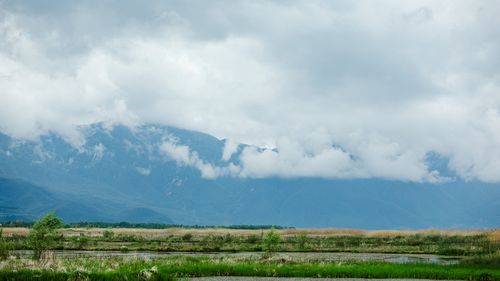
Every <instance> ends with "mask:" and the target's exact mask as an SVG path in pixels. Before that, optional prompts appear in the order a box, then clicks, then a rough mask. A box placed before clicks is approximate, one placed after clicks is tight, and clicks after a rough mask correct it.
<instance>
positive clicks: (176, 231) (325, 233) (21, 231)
mask: <svg viewBox="0 0 500 281" xmlns="http://www.w3.org/2000/svg"><path fill="white" fill-rule="evenodd" d="M106 230H112V231H113V232H114V233H115V234H123V235H140V236H144V237H160V236H169V235H174V236H182V235H184V234H187V233H190V234H192V235H194V236H207V235H225V234H231V235H233V236H248V235H260V234H261V233H266V232H267V231H269V230H255V229H225V228H203V229H200V228H168V229H142V228H65V229H63V230H62V232H63V234H64V235H65V236H76V235H80V233H84V234H86V235H89V236H102V235H103V232H104V231H106ZM275 231H276V232H277V233H278V234H280V235H282V236H295V235H299V234H306V235H309V236H321V237H336V236H337V237H338V236H366V237H392V236H410V235H416V234H420V235H425V236H428V235H439V236H472V235H480V234H486V235H488V237H489V238H490V239H491V240H492V241H500V229H495V230H439V229H423V230H359V229H335V228H323V229H279V230H275ZM28 232H29V228H23V227H7V228H4V234H5V235H7V236H12V235H14V234H16V235H27V234H28Z"/></svg>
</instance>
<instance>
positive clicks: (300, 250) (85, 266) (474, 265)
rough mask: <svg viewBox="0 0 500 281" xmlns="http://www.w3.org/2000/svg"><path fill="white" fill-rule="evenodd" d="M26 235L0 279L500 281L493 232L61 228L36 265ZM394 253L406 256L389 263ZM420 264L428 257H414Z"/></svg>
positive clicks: (19, 236) (11, 233)
mask: <svg viewBox="0 0 500 281" xmlns="http://www.w3.org/2000/svg"><path fill="white" fill-rule="evenodd" d="M29 232H30V229H29V228H17V227H12V228H4V229H3V238H2V239H3V241H4V242H3V243H4V244H5V245H8V250H9V257H7V258H6V259H4V260H3V261H1V262H0V280H32V279H33V278H34V277H36V279H37V280H123V279H127V280H149V279H150V280H173V279H175V278H178V277H199V276H271V277H353V278H354V277H358V278H422V279H463V280H500V254H499V253H500V246H499V245H500V230H489V231H480V230H467V231H460V230H420V231H392V230H384V231H363V230H350V229H278V230H249V229H225V228H204V229H190V228H167V229H134V228H64V229H60V230H59V231H58V233H59V234H58V235H60V238H61V239H60V240H59V242H58V243H57V244H55V245H54V246H53V247H52V248H51V250H52V251H48V252H46V253H44V255H43V257H42V259H40V260H32V259H30V257H29V253H30V252H29V250H30V249H31V248H30V243H29V241H28V240H29V239H28V233H29ZM97 251H100V252H97ZM113 251H114V252H113ZM72 253H73V254H72ZM93 253H98V255H93ZM120 253H122V254H120ZM152 253H153V254H152ZM154 253H165V255H154ZM235 253H238V254H235ZM334 253H337V254H334ZM347 253H351V254H347ZM358 253H359V254H358ZM368 253H372V254H368ZM374 253H375V254H374ZM141 254H142V255H141ZM391 255H395V256H394V257H403V258H406V259H393V260H394V261H395V262H396V263H394V262H388V260H391V259H387V257H393V256H391ZM419 257H423V258H427V259H421V261H422V262H415V259H411V258H419ZM383 258H386V259H383ZM417 260H418V259H417ZM443 261H444V262H443ZM446 261H448V262H446ZM449 261H452V262H449Z"/></svg>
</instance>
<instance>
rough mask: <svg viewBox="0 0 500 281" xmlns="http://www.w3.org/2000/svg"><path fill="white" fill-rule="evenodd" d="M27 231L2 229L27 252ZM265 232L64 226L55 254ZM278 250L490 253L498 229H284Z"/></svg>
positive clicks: (191, 248) (226, 246) (225, 239)
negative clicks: (60, 251)
mask: <svg viewBox="0 0 500 281" xmlns="http://www.w3.org/2000/svg"><path fill="white" fill-rule="evenodd" d="M28 232H29V229H28V228H5V229H4V235H5V236H7V237H8V239H9V240H10V241H11V243H12V245H13V248H14V249H15V250H23V249H28V248H29V247H28V246H27V245H26V239H25V238H26V235H27V234H28ZM268 232H269V230H239V229H222V228H219V229H188V228H171V229H133V228H113V229H103V228H68V229H63V230H62V231H61V233H62V235H63V239H62V243H60V244H59V245H58V246H57V248H56V249H59V250H91V251H112V250H114V251H164V252H165V251H168V252H221V251H222V252H260V251H265V250H266V249H265V248H264V244H265V243H264V241H265V238H266V235H267V233H268ZM273 232H274V233H276V234H277V235H278V236H279V239H278V240H279V241H277V243H276V244H277V245H276V249H275V250H276V251H280V252H358V253H362V252H364V253H408V254H441V255H475V254H485V253H492V252H494V251H495V249H496V248H495V247H496V245H498V244H499V239H500V238H499V237H500V234H499V233H500V230H491V231H479V230H478V231H470V230H467V231H458V230H453V231H444V230H421V231H387V230H385V231H363V230H349V229H282V230H273Z"/></svg>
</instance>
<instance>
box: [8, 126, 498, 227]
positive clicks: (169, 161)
mask: <svg viewBox="0 0 500 281" xmlns="http://www.w3.org/2000/svg"><path fill="white" fill-rule="evenodd" d="M80 129H81V131H82V133H83V134H84V136H85V140H86V141H85V144H83V145H81V146H75V145H72V144H71V143H70V142H68V141H66V140H65V139H64V138H62V137H61V136H59V135H58V134H55V133H49V134H46V135H43V136H41V137H40V138H39V139H37V140H35V141H33V140H23V139H16V138H13V137H10V136H9V135H6V134H2V133H0V220H2V221H7V220H27V221H31V220H34V219H36V218H37V217H39V216H41V215H42V214H44V213H46V212H48V211H51V210H55V211H56V213H57V215H58V216H60V217H61V218H63V219H64V221H65V222H81V221H105V222H120V221H128V222H157V223H166V224H169V223H172V224H174V223H175V224H186V225H194V224H197V225H235V224H256V225H263V224H275V225H283V226H293V227H341V228H364V229H389V228H390V229H416V228H495V227H499V226H500V184H494V183H484V182H478V181H464V180H462V179H460V178H454V179H453V180H451V181H447V182H443V183H415V182H405V181H393V180H384V179H322V178H304V177H302V178H279V177H267V178H260V179H255V178H245V177H238V176H231V175H222V176H217V177H210V176H208V177H207V176H206V175H204V174H203V167H205V168H206V167H208V168H210V167H228V165H230V164H231V163H232V164H234V165H238V164H239V162H238V159H239V154H240V153H241V151H242V149H243V148H244V147H245V146H246V145H243V144H240V145H239V146H238V147H237V148H236V149H235V151H234V153H232V154H231V155H230V157H227V156H224V157H223V153H224V145H225V143H226V141H225V140H220V139H217V138H215V137H213V136H210V135H207V134H204V133H200V132H195V131H189V130H183V129H179V128H174V127H169V126H163V125H158V124H144V125H142V126H138V127H134V128H129V127H126V126H123V125H116V126H112V127H107V126H105V125H103V124H100V123H99V124H93V125H89V126H85V127H81V128H80ZM165 143H168V144H169V145H171V146H172V145H173V147H174V149H177V148H180V150H179V152H180V154H179V155H180V156H179V157H177V158H176V157H172V154H168V153H165V149H164V147H163V145H165ZM170 148H172V147H170ZM429 161H431V163H430V165H433V166H434V167H436V169H440V172H441V174H444V175H446V174H450V171H448V170H447V169H446V159H443V158H442V157H439V156H438V155H437V156H436V155H434V156H432V155H431V156H430V157H429ZM193 163H194V164H193ZM200 166H201V168H200Z"/></svg>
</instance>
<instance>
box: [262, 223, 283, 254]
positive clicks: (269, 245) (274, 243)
mask: <svg viewBox="0 0 500 281" xmlns="http://www.w3.org/2000/svg"><path fill="white" fill-rule="evenodd" d="M280 240H281V239H280V236H279V235H278V234H276V232H274V229H271V231H269V232H267V234H266V238H265V239H264V251H266V253H268V254H271V253H275V252H277V251H278V250H279V243H280Z"/></svg>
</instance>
